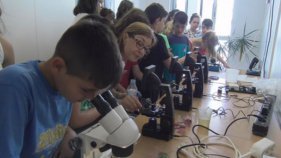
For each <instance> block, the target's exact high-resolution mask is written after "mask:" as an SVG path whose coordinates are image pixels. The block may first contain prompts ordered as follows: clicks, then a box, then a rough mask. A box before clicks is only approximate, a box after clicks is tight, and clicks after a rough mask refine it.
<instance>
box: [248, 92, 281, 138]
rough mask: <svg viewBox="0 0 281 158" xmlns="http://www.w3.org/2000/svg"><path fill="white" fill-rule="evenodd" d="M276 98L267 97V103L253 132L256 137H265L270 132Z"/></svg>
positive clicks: (265, 102)
mask: <svg viewBox="0 0 281 158" xmlns="http://www.w3.org/2000/svg"><path fill="white" fill-rule="evenodd" d="M275 100H276V96H273V95H267V96H266V97H265V101H264V103H263V105H262V106H261V109H260V113H259V114H258V116H259V118H258V119H257V120H256V121H255V122H254V124H253V127H252V132H253V134H254V135H258V136H262V137H265V136H266V135H267V132H268V128H269V124H270V120H271V117H272V113H273V105H274V103H275Z"/></svg>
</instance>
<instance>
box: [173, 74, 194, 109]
mask: <svg viewBox="0 0 281 158" xmlns="http://www.w3.org/2000/svg"><path fill="white" fill-rule="evenodd" d="M182 74H183V75H182V85H183V87H182V88H181V87H179V86H178V85H180V84H181V83H180V82H176V85H175V86H172V93H173V94H175V95H174V97H173V101H174V106H175V109H177V110H183V111H190V110H191V109H192V98H193V90H192V78H191V73H190V70H185V69H183V70H182ZM176 81H179V80H178V79H176Z"/></svg>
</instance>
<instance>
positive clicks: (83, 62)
mask: <svg viewBox="0 0 281 158" xmlns="http://www.w3.org/2000/svg"><path fill="white" fill-rule="evenodd" d="M109 63H110V64H109ZM121 63H122V60H121V56H120V52H119V48H118V44H117V40H116V38H115V35H114V34H113V33H112V31H111V30H110V28H109V27H108V26H106V25H104V24H102V23H101V22H99V21H98V20H95V19H94V18H93V19H84V20H80V21H79V22H77V23H76V24H75V25H73V26H72V27H70V28H69V29H68V30H67V31H66V32H65V33H64V34H63V35H62V37H61V39H60V40H59V42H58V43H57V46H56V49H55V52H54V55H53V56H52V57H51V58H50V59H48V60H47V61H29V62H26V63H22V64H16V65H12V66H9V67H7V68H5V69H3V70H2V71H0V104H1V106H2V107H1V108H0V125H1V130H0V135H1V139H0V155H1V157H3V158H49V157H72V154H73V153H72V151H71V150H70V149H69V146H68V140H69V139H70V138H73V136H75V135H74V132H73V131H72V130H71V129H70V128H69V127H68V121H69V118H70V115H71V110H72V108H71V103H74V102H77V101H82V100H85V99H93V98H94V97H95V96H96V95H97V94H98V93H99V92H100V90H102V89H105V88H106V87H110V86H114V85H115V84H117V83H118V82H119V78H120V76H121V72H122V64H121ZM104 72H106V73H104Z"/></svg>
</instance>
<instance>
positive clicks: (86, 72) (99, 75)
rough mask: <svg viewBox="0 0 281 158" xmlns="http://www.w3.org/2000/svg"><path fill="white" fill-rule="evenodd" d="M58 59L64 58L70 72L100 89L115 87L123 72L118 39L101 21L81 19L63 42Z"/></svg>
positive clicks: (65, 36)
mask: <svg viewBox="0 0 281 158" xmlns="http://www.w3.org/2000/svg"><path fill="white" fill-rule="evenodd" d="M54 56H58V57H61V58H62V59H63V60H64V61H65V64H66V67H67V73H68V74H70V75H74V76H77V77H79V78H82V79H85V80H89V81H92V82H93V84H94V85H95V86H96V87H97V88H100V89H101V88H105V87H108V86H111V87H112V86H114V85H116V84H117V83H118V82H119V79H120V77H121V73H122V69H123V68H122V58H121V54H120V51H119V47H118V43H117V39H116V38H115V36H114V34H113V33H112V31H111V30H110V29H109V27H107V26H106V25H104V24H102V23H101V22H99V21H98V20H94V19H93V20H89V19H81V20H79V21H78V22H77V23H76V24H75V25H73V26H72V27H70V28H69V29H68V30H67V31H66V32H65V33H64V34H63V35H62V37H61V39H60V40H59V42H58V44H57V46H56V50H55V54H54Z"/></svg>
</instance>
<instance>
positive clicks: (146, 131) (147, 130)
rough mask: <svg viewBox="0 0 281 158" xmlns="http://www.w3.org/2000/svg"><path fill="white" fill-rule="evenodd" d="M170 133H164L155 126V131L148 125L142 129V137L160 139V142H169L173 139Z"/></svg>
mask: <svg viewBox="0 0 281 158" xmlns="http://www.w3.org/2000/svg"><path fill="white" fill-rule="evenodd" d="M171 133H172V132H164V131H162V130H161V129H160V126H159V125H157V127H156V129H155V128H151V127H150V126H149V124H148V123H147V124H145V125H144V126H143V127H142V135H143V136H147V137H152V138H156V139H161V140H166V141H169V140H170V139H172V138H173V135H172V134H171Z"/></svg>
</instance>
